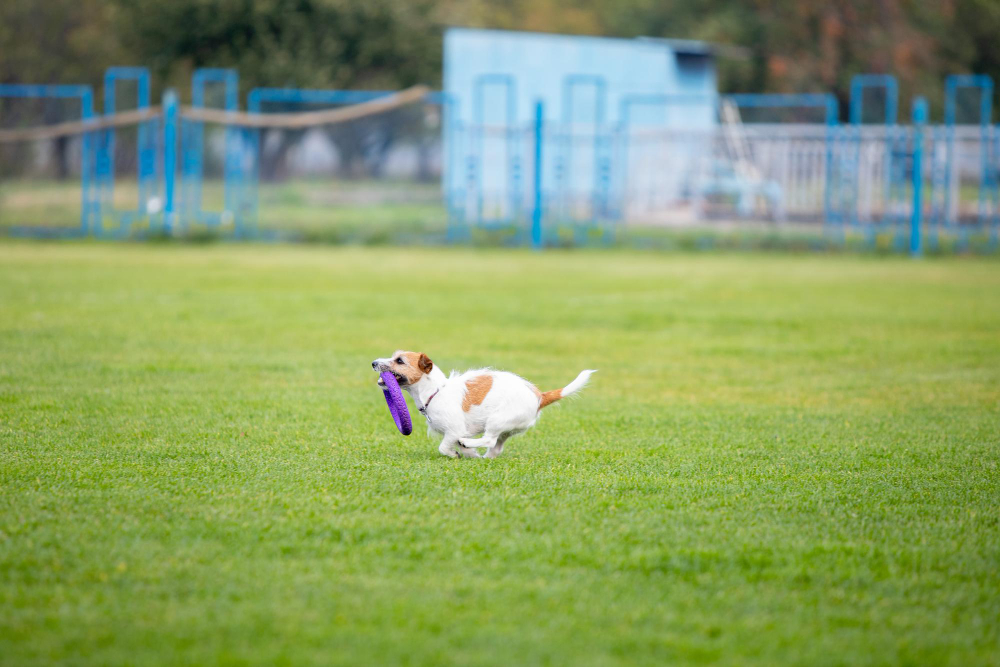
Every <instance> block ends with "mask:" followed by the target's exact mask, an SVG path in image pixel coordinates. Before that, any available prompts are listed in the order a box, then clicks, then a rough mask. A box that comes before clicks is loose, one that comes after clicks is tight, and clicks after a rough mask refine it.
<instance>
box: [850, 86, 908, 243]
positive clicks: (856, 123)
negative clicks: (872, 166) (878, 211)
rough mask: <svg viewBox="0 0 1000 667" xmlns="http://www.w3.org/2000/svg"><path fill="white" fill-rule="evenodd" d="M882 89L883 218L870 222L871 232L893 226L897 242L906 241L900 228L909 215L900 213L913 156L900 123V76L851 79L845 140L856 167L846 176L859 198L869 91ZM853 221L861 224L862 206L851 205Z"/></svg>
mask: <svg viewBox="0 0 1000 667" xmlns="http://www.w3.org/2000/svg"><path fill="white" fill-rule="evenodd" d="M879 90H881V91H882V94H883V98H884V101H883V103H882V105H881V107H882V108H881V111H882V114H881V116H882V117H881V118H878V119H877V120H878V124H879V125H882V126H883V129H884V131H885V148H884V153H885V157H884V160H885V162H884V170H885V187H884V191H883V195H882V215H881V217H880V219H879V220H877V221H876V220H871V221H869V222H870V223H871V224H870V225H868V226H867V228H866V229H867V234H868V236H869V239H873V238H874V236H875V234H876V233H877V231H878V230H879V228H890V229H891V231H892V232H893V234H894V236H895V238H896V242H897V243H900V242H902V230H900V229H897V227H899V226H900V225H901V224H903V222H904V221H905V217H904V216H902V215H900V214H899V213H897V211H899V210H901V208H902V207H904V206H905V205H906V201H905V200H906V161H907V159H908V158H909V147H908V146H907V140H906V132H905V131H902V130H901V129H900V128H899V126H898V115H899V85H898V83H897V82H896V77H894V76H892V75H890V74H858V75H856V76H854V77H853V78H852V79H851V101H850V131H849V132H848V133H845V137H844V138H845V140H846V141H847V142H849V143H851V144H852V149H853V150H851V153H852V154H853V166H852V167H851V168H850V170H849V171H850V173H851V176H850V178H845V179H844V180H845V183H844V185H845V186H846V187H845V189H846V190H847V191H849V192H851V193H852V194H851V195H849V198H850V199H853V200H855V201H856V200H857V199H858V188H859V185H860V182H859V181H860V179H861V169H860V167H861V145H862V140H863V137H862V131H863V129H862V128H863V125H864V124H865V117H864V116H865V114H864V112H865V107H866V104H865V101H866V96H865V93H870V92H872V91H879ZM851 212H852V216H851V224H852V226H853V227H854V228H855V229H858V228H860V227H861V220H860V211H859V207H858V206H857V205H856V204H855V205H853V206H852V208H851Z"/></svg>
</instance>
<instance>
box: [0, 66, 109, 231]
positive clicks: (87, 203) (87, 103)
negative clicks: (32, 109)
mask: <svg viewBox="0 0 1000 667" xmlns="http://www.w3.org/2000/svg"><path fill="white" fill-rule="evenodd" d="M4 97H8V98H22V99H26V98H27V99H46V98H48V99H77V100H80V120H83V121H87V120H91V119H93V118H94V91H93V89H92V88H91V87H90V86H83V85H33V84H10V83H8V84H0V98H4ZM94 134H95V133H93V132H86V133H84V134H83V137H82V140H81V146H80V190H81V195H80V228H79V230H77V231H76V233H77V234H79V235H81V236H85V235H86V234H88V233H91V232H93V233H97V232H98V231H99V230H98V225H99V222H100V215H101V204H100V199H99V197H98V196H97V188H96V184H95V171H96V170H95V157H94V156H95V148H96V137H95V136H94ZM25 231H27V230H25Z"/></svg>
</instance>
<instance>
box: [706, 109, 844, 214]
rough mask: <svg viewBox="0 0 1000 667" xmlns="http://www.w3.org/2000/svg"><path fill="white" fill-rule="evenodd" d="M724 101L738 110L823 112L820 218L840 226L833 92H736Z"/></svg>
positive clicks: (835, 119)
mask: <svg viewBox="0 0 1000 667" xmlns="http://www.w3.org/2000/svg"><path fill="white" fill-rule="evenodd" d="M726 99H728V100H729V101H730V102H732V103H733V104H735V105H736V106H737V107H740V108H757V109H766V108H770V109H792V108H796V107H799V108H802V109H822V110H823V113H824V117H823V121H824V124H825V125H826V179H825V180H826V183H825V185H824V188H823V219H824V222H825V223H827V224H829V223H841V224H842V223H843V221H844V218H843V216H842V215H841V214H840V213H838V212H837V211H836V210H835V209H834V206H833V195H834V189H835V188H836V187H837V186H836V179H834V177H833V144H834V141H835V140H836V138H837V131H838V124H839V117H840V115H839V113H838V109H837V98H836V97H834V95H833V94H832V93H789V94H785V93H762V94H757V93H739V94H736V95H727V96H726Z"/></svg>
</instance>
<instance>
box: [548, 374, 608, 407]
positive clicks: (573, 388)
mask: <svg viewBox="0 0 1000 667" xmlns="http://www.w3.org/2000/svg"><path fill="white" fill-rule="evenodd" d="M596 372H597V371H580V374H579V375H577V376H576V379H575V380H573V381H572V382H570V383H569V384H568V385H566V386H565V387H563V388H562V389H553V390H552V391H546V392H544V393H543V394H542V397H541V399H540V402H539V404H538V409H539V410H541V409H542V408H544V407H545V406H546V405H551V404H552V403H555V402H556V401H558V400H559V399H560V398H566V397H567V396H571V395H573V394H575V393H576V392H578V391H580V390H581V389H583V388H584V387H586V386H587V383H588V382H589V381H590V376H591V375H593V374H594V373H596Z"/></svg>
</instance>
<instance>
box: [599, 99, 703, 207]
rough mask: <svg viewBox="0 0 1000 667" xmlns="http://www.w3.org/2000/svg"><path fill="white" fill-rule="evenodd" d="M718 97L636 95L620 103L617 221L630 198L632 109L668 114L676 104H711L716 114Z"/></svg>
mask: <svg viewBox="0 0 1000 667" xmlns="http://www.w3.org/2000/svg"><path fill="white" fill-rule="evenodd" d="M719 99H720V98H719V96H718V95H684V94H673V95H656V94H648V95H646V94H634V95H626V96H624V97H622V98H621V100H619V102H618V128H619V129H618V133H619V136H620V137H621V168H620V169H619V171H620V172H621V173H620V175H619V181H620V184H619V186H618V190H619V197H618V200H619V202H620V203H619V205H618V210H617V211H615V212H614V217H615V218H616V219H621V218H623V217H624V215H625V198H626V197H627V196H628V171H629V144H630V142H631V139H630V134H631V123H632V117H631V116H632V114H631V112H632V108H633V107H636V106H659V107H663V110H664V113H666V112H667V111H668V110H669V109H670V107H671V106H672V105H674V104H711V105H712V106H713V107H714V108H715V109H716V112H717V111H718V104H719Z"/></svg>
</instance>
